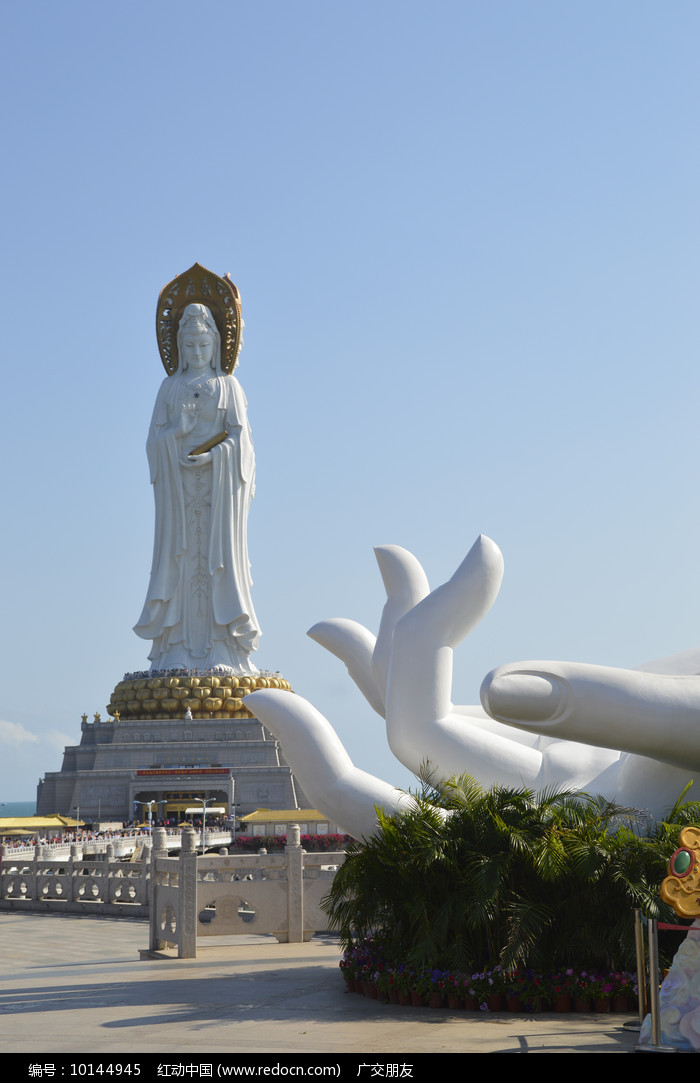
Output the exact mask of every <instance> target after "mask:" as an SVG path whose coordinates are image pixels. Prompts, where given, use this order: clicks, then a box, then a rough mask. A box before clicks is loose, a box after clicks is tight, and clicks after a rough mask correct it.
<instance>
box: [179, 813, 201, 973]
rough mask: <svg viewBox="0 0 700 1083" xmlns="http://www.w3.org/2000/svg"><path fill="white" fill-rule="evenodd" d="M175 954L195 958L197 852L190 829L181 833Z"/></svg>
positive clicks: (182, 957) (192, 832)
mask: <svg viewBox="0 0 700 1083" xmlns="http://www.w3.org/2000/svg"><path fill="white" fill-rule="evenodd" d="M178 911H179V912H178V915H177V945H178V947H177V954H178V958H179V959H194V958H196V956H197V851H196V850H195V833H194V831H193V830H192V828H191V827H187V828H185V830H184V831H183V832H182V849H181V851H180V861H179V868H178Z"/></svg>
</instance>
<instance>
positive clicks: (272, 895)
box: [141, 824, 345, 959]
mask: <svg viewBox="0 0 700 1083" xmlns="http://www.w3.org/2000/svg"><path fill="white" fill-rule="evenodd" d="M160 831H161V829H160V828H157V829H156V830H155V831H154V832H153V856H152V865H151V868H152V875H151V881H150V887H149V891H150V898H149V906H150V939H149V948H148V950H147V951H143V952H142V953H141V954H142V956H144V957H148V956H152V955H153V954H154V953H156V952H159V951H160V950H162V949H163V948H177V954H178V957H179V958H183V959H187V958H190V959H191V958H195V957H196V954H197V937H199V936H220V935H224V936H231V935H232V934H233V935H236V934H250V933H272V934H273V935H274V936H275V937H276V938H277V939H278V940H279V941H281V942H284V943H286V942H290V943H301V942H302V941H304V940H310V939H311V937H312V936H313V934H314V932H315V931H317V930H320V929H326V928H327V927H328V918H327V917H326V915H325V914H324V913H323V911H322V910H321V907H320V903H321V899H322V898H323V897H324V895H326V894H328V891H329V890H330V887H331V883H332V880H333V876H334V875H335V868H336V867H337V866H338V865H340V864H342V863H343V861H344V860H345V854H344V853H313V854H307V853H306V852H305V851H304V850H303V849H302V847H301V845H300V842H299V827H298V826H297V825H295V824H290V825H289V828H288V835H287V838H288V840H289V841H288V844H287V846H286V848H285V851H284V853H277V854H266V853H260V854H255V855H251V854H246V855H235V856H234V855H230V856H229V855H221V856H218V857H209V856H207V857H198V856H197V854H196V853H195V848H194V847H195V835H194V832H192V831H187V830H185V831H183V835H182V850H181V852H180V856H179V857H178V858H176V857H168V856H167V853H166V851H165V848H164V840H163V838H162V836H161V835H160ZM324 866H325V868H324Z"/></svg>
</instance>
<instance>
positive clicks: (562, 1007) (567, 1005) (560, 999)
mask: <svg viewBox="0 0 700 1083" xmlns="http://www.w3.org/2000/svg"><path fill="white" fill-rule="evenodd" d="M552 1011H553V1012H570V1011H571V997H570V996H569V994H568V993H557V994H556V995H555V996H554V997H553V998H552Z"/></svg>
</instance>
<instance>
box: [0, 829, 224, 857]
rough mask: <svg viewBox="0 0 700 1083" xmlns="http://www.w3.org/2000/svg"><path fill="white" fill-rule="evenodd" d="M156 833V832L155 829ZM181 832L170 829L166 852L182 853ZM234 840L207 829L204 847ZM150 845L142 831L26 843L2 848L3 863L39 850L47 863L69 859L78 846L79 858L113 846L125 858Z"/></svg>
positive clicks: (199, 842)
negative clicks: (66, 840) (94, 837)
mask: <svg viewBox="0 0 700 1083" xmlns="http://www.w3.org/2000/svg"><path fill="white" fill-rule="evenodd" d="M154 830H156V829H155V828H154ZM180 834H181V832H180V829H179V828H178V829H177V830H172V829H171V830H169V831H167V833H166V842H165V846H166V849H167V850H179V849H180ZM195 834H196V838H197V846H199V845H201V838H202V833H201V831H198V832H196V833H195ZM234 839H235V835H234V834H233V832H231V831H220V830H217V829H214V830H211V831H210V830H207V831H205V833H204V845H205V847H212V846H228V845H230V843H232V842H233V841H234ZM144 845H145V846H149V847H150V845H151V839H150V836H149V835H144V834H142V833H141V832H138V834H137V833H135V832H124V834H120V835H112V836H111V837H110V838H107V839H78V840H77V842H42V843H37V845H36V846H34V845H31V844H26V845H24V846H16V845H12V846H7V847H3V848H2V852H3V855H5V856H4V857H3V860H8V861H12V862H14V863H15V864H16V863H17V862H18V861H19V860H20V858H22V859H24V861H25V862H26V860H27V859H29V860H30V861H33V860H34V854H35V852H36V850H37V849H38V848H39V847H43V854H44V859H45V860H58V859H59V858H64V857H70V856H71V854H74V851H73V849H72V847H74V846H77V848H78V857H81V856H82V857H86V856H87V855H88V854H105V853H107V847H108V846H112V847H113V849H114V856H115V857H125V856H128V855H129V854H133V853H136V854H140V853H141V850H142V849H143V847H144Z"/></svg>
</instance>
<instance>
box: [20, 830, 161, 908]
mask: <svg viewBox="0 0 700 1083" xmlns="http://www.w3.org/2000/svg"><path fill="white" fill-rule="evenodd" d="M144 842H145V845H144V847H143V851H142V856H141V860H140V861H136V862H133V863H132V862H124V861H119V860H116V859H115V855H114V847H113V846H112V844H111V843H108V844H107V846H106V850H105V856H104V859H103V860H100V861H84V860H82V859H81V854H80V849H79V847H78V846H77V845H76V844H75V843H74V844H73V845H72V846H71V847H70V854H69V856H68V857H62V858H57V857H56V856H55V855H52V856H51V857H49V856H48V854H47V853H46V850H47V849H48V848H45V847H43V846H37V847H36V849H35V851H34V853H33V854H32V857H31V860H26V859H25V858H23V857H18V855H17V851H15V850H13V849H10V848H9V847H6V846H3V847H2V865H1V866H0V909H2V910H32V911H36V910H51V911H54V912H56V911H60V912H63V913H70V914H74V913H85V912H86V911H93V910H94V911H97V910H99V912H100V913H104V914H110V915H117V914H124V913H129V914H131V915H132V916H133V917H146V915H147V913H148V910H147V906H148V881H149V878H150V845H149V842H150V840H147V839H146V840H144Z"/></svg>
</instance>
